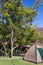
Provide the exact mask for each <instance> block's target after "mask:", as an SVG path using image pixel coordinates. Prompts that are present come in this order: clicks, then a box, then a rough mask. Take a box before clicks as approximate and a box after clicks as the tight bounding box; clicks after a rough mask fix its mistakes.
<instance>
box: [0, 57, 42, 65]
mask: <svg viewBox="0 0 43 65" xmlns="http://www.w3.org/2000/svg"><path fill="white" fill-rule="evenodd" d="M0 65H43V63H40V64H35V63H32V62H27V61H24V60H23V58H22V57H19V58H18V59H4V58H3V59H2V58H0Z"/></svg>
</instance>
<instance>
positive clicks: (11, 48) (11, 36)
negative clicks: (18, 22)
mask: <svg viewBox="0 0 43 65" xmlns="http://www.w3.org/2000/svg"><path fill="white" fill-rule="evenodd" d="M12 57H13V29H11V58H12Z"/></svg>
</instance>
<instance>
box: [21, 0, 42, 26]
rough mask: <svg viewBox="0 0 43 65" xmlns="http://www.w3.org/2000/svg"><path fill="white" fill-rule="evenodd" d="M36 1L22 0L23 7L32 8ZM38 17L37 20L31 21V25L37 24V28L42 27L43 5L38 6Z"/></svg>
mask: <svg viewBox="0 0 43 65" xmlns="http://www.w3.org/2000/svg"><path fill="white" fill-rule="evenodd" d="M35 1H36V0H23V1H22V2H23V5H24V7H29V6H33V5H34V3H35ZM38 12H39V14H38V16H37V19H35V20H34V21H33V25H34V24H37V27H43V4H41V5H40V7H39V9H38Z"/></svg>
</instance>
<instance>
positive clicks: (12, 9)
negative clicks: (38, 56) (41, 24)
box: [2, 0, 37, 57]
mask: <svg viewBox="0 0 43 65" xmlns="http://www.w3.org/2000/svg"><path fill="white" fill-rule="evenodd" d="M3 1H4V2H3ZM2 2H3V3H2V14H3V17H4V20H5V19H6V21H5V22H6V25H7V26H8V27H9V30H10V32H11V35H10V37H11V57H13V49H14V42H13V39H14V38H15V39H17V40H18V44H19V45H20V44H25V42H26V41H27V40H26V39H27V38H28V37H27V33H28V32H29V31H28V30H29V29H28V28H29V27H30V29H31V24H32V22H33V20H34V19H35V16H36V14H37V11H36V10H34V8H33V7H29V8H25V7H24V6H23V4H22V0H6V1H5V0H2ZM26 24H29V25H30V26H28V28H27V27H26V26H27V25H26ZM9 30H8V31H9ZM6 32H7V31H6ZM25 32H26V33H25ZM29 38H30V37H29ZM14 41H15V40H14Z"/></svg>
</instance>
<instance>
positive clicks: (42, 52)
mask: <svg viewBox="0 0 43 65" xmlns="http://www.w3.org/2000/svg"><path fill="white" fill-rule="evenodd" d="M24 60H27V61H31V62H35V63H40V62H43V44H42V43H40V42H37V43H36V44H35V45H33V46H31V48H30V49H29V50H28V51H27V53H26V54H25V56H24Z"/></svg>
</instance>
